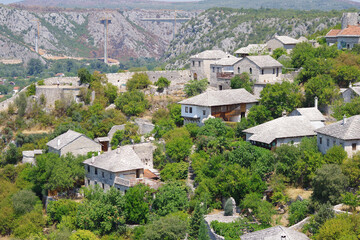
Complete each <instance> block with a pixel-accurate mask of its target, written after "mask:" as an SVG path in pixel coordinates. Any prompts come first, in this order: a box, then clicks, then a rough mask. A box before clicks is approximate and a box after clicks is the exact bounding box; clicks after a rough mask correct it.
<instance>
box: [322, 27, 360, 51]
mask: <svg viewBox="0 0 360 240" xmlns="http://www.w3.org/2000/svg"><path fill="white" fill-rule="evenodd" d="M325 39H326V43H327V44H328V46H332V45H334V44H337V47H338V49H352V48H353V47H354V45H355V44H359V43H360V26H359V25H349V26H347V27H346V28H344V29H331V30H330V31H329V32H328V33H327V34H326V36H325Z"/></svg>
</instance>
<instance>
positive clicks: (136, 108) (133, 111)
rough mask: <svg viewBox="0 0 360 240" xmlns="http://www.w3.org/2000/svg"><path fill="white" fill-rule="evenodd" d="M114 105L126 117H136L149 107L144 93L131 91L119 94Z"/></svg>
mask: <svg viewBox="0 0 360 240" xmlns="http://www.w3.org/2000/svg"><path fill="white" fill-rule="evenodd" d="M115 105H116V107H117V108H118V109H120V110H121V111H122V112H123V113H125V114H126V115H128V116H137V115H139V114H140V113H143V112H144V111H145V110H146V109H147V108H148V107H149V102H148V100H146V98H145V94H144V93H142V92H139V91H131V92H124V93H121V94H120V96H119V97H117V98H116V100H115Z"/></svg>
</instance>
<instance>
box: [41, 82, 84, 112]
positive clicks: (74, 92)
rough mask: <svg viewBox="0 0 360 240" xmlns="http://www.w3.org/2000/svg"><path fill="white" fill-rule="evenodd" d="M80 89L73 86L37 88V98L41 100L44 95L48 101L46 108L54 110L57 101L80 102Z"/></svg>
mask: <svg viewBox="0 0 360 240" xmlns="http://www.w3.org/2000/svg"><path fill="white" fill-rule="evenodd" d="M80 89H81V88H80V87H73V86H59V87H57V86H36V94H35V96H36V97H37V99H38V100H40V98H41V96H42V95H43V96H44V97H45V99H46V107H50V108H53V107H55V101H57V100H65V101H68V102H71V101H75V102H79V99H78V96H79V95H80Z"/></svg>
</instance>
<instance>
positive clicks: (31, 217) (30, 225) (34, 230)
mask: <svg viewBox="0 0 360 240" xmlns="http://www.w3.org/2000/svg"><path fill="white" fill-rule="evenodd" d="M15 226H16V227H15V228H14V230H13V235H14V236H15V237H16V238H20V239H30V238H31V236H32V235H38V234H41V233H42V231H43V228H44V227H45V219H44V217H43V215H42V212H41V208H39V209H37V210H33V211H31V212H28V213H26V214H25V215H23V216H21V217H20V218H18V219H17V220H16V222H15Z"/></svg>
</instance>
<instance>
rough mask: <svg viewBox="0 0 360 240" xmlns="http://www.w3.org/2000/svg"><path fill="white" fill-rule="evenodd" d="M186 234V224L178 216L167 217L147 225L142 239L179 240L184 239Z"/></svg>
mask: <svg viewBox="0 0 360 240" xmlns="http://www.w3.org/2000/svg"><path fill="white" fill-rule="evenodd" d="M185 233H186V222H185V221H184V220H182V219H181V218H179V217H176V216H171V215H170V216H166V217H163V218H160V219H159V220H156V221H154V222H152V223H151V224H148V225H145V230H144V233H143V236H142V238H141V239H143V240H158V239H166V240H178V239H184V237H185Z"/></svg>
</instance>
